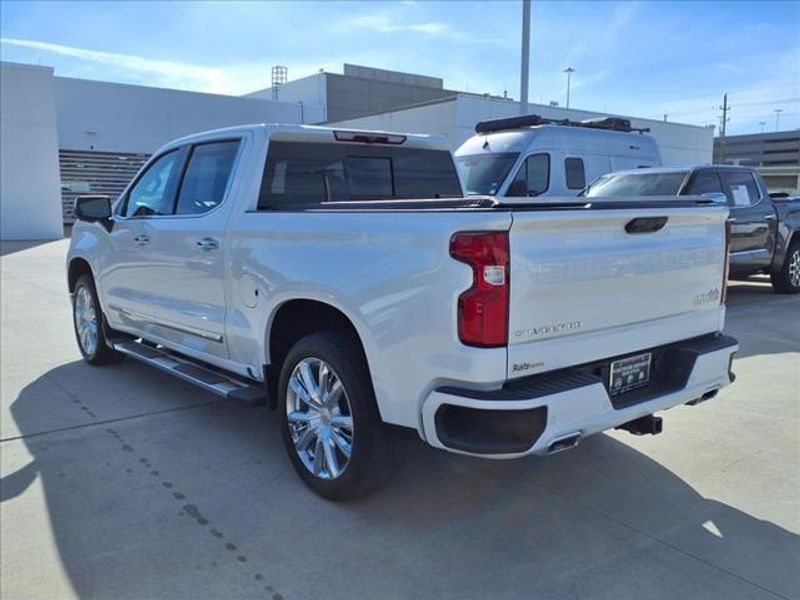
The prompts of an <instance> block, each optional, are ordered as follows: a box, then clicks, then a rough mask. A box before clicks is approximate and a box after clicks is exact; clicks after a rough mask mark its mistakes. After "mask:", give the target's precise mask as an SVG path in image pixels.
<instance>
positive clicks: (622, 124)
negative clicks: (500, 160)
mask: <svg viewBox="0 0 800 600" xmlns="http://www.w3.org/2000/svg"><path fill="white" fill-rule="evenodd" d="M536 125H563V126H565V127H585V128H588V129H605V130H608V131H623V132H626V133H630V132H633V131H638V132H639V133H647V132H648V131H650V128H649V127H644V128H640V127H631V122H630V119H623V118H621V117H595V118H593V119H584V120H583V121H570V120H569V119H547V118H545V117H542V116H540V115H523V116H521V117H508V118H506V119H491V120H489V121H480V122H479V123H478V124H477V125H475V133H492V132H494V131H508V130H510V129H522V128H523V127H534V126H536Z"/></svg>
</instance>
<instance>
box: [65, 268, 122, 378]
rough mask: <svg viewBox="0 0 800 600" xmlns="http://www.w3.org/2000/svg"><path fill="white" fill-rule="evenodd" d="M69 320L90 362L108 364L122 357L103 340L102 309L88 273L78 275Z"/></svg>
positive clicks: (84, 357)
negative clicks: (70, 319) (70, 318)
mask: <svg viewBox="0 0 800 600" xmlns="http://www.w3.org/2000/svg"><path fill="white" fill-rule="evenodd" d="M72 324H73V326H74V328H75V339H76V340H77V341H78V349H79V350H80V351H81V354H82V355H83V359H84V360H85V361H86V362H88V363H89V364H90V365H107V364H111V363H116V362H119V361H121V360H122V359H123V358H124V355H123V354H120V353H119V352H117V351H116V350H112V349H111V348H110V347H109V346H108V344H107V343H106V336H105V330H104V327H103V311H102V310H101V309H100V303H99V302H98V301H97V291H96V290H95V287H94V280H93V279H92V277H91V276H90V275H81V277H80V278H79V279H78V282H77V283H76V284H75V289H73V291H72Z"/></svg>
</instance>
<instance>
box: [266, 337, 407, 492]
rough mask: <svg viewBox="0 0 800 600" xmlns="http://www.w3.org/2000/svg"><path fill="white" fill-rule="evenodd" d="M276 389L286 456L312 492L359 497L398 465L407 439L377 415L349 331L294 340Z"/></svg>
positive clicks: (364, 367) (361, 360)
mask: <svg viewBox="0 0 800 600" xmlns="http://www.w3.org/2000/svg"><path fill="white" fill-rule="evenodd" d="M278 394H279V396H278V397H279V400H280V402H281V408H280V413H281V420H282V429H283V437H284V445H285V447H286V451H287V453H288V454H289V459H290V460H291V461H292V465H293V466H294V468H295V470H296V471H297V474H298V475H299V476H300V478H301V479H302V480H303V481H304V482H305V484H306V485H308V487H310V488H311V489H312V490H314V491H315V492H316V493H317V494H319V495H321V496H324V497H325V498H328V499H331V500H347V499H350V498H355V497H357V496H362V495H365V494H368V493H370V492H372V491H375V490H376V489H378V488H380V487H381V486H382V485H384V484H385V483H386V482H388V480H389V479H390V478H391V476H392V475H393V474H394V473H395V471H396V470H397V468H398V466H399V465H400V462H401V461H402V457H403V454H404V447H405V440H404V438H403V436H402V434H401V433H399V432H398V431H397V430H396V429H394V428H391V427H389V426H387V425H385V424H384V423H383V422H382V421H381V419H380V416H379V414H378V410H377V405H376V403H375V396H374V393H373V390H372V383H371V381H370V377H369V371H368V369H367V365H366V361H365V360H364V356H363V353H362V352H361V349H360V347H359V346H358V344H357V342H356V341H355V340H354V339H353V337H352V336H351V335H349V334H348V333H346V332H340V331H328V332H323V333H315V334H312V335H308V336H306V337H304V338H302V339H300V340H299V341H298V342H297V343H295V345H294V346H292V348H291V350H290V351H289V354H288V355H287V357H286V360H285V361H284V364H283V367H282V369H281V376H280V382H279V384H278Z"/></svg>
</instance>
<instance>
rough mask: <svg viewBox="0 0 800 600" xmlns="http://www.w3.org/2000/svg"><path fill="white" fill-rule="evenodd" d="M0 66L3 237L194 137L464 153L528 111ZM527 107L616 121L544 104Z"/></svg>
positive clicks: (676, 151) (653, 125)
mask: <svg viewBox="0 0 800 600" xmlns="http://www.w3.org/2000/svg"><path fill="white" fill-rule="evenodd" d="M0 71H1V73H2V80H1V81H0V90H1V91H2V103H1V104H0V108H1V109H2V130H1V132H0V133H2V136H1V137H2V140H1V142H2V144H1V150H0V151H1V152H2V155H1V157H2V160H1V161H0V163H2V174H1V175H0V239H55V238H59V237H62V235H63V231H64V229H63V225H64V223H69V222H71V220H72V214H71V207H72V203H73V202H74V199H75V197H76V196H77V195H79V194H82V193H104V194H109V195H111V196H115V195H117V194H119V193H120V191H121V190H122V189H123V188H124V186H125V185H126V183H127V182H128V181H129V180H130V178H131V177H133V175H134V174H135V172H136V171H137V170H138V168H139V166H140V165H141V164H142V163H143V162H144V161H145V160H146V159H147V157H148V156H149V155H150V154H151V153H152V152H153V151H154V150H155V149H156V148H158V147H159V146H160V145H162V144H164V143H165V142H167V141H169V140H172V139H175V138H177V137H180V136H183V135H186V134H189V133H194V132H198V131H203V130H207V129H214V128H218V127H227V126H232V125H241V124H245V123H257V122H277V123H307V124H312V123H313V124H326V125H332V126H337V127H347V128H359V129H382V130H387V131H399V132H409V133H436V134H443V135H445V136H446V137H447V138H448V140H449V142H450V145H451V147H452V148H453V149H455V148H456V147H458V145H460V144H461V142H463V141H464V140H465V139H467V138H468V137H469V136H470V135H472V133H473V131H474V126H475V124H476V123H477V122H478V121H482V120H486V119H492V118H499V117H508V116H515V115H518V114H519V103H517V102H515V101H513V100H510V99H506V98H499V97H489V96H485V95H478V94H470V93H464V92H459V91H456V90H449V89H446V88H445V87H444V85H443V81H442V80H441V79H439V78H436V77H427V76H422V75H413V74H408V73H398V72H394V71H386V70H382V69H373V68H370V67H362V66H357V65H347V64H346V65H344V69H343V73H342V74H337V73H327V72H319V73H316V74H314V75H311V76H308V77H304V78H301V79H297V80H294V81H289V82H287V83H284V84H282V85H280V86H279V87H276V88H274V89H273V88H265V89H263V90H258V91H255V92H252V93H250V94H247V95H245V96H225V95H219V94H205V93H198V92H187V91H180V90H172V89H163V88H155V87H146V86H137V85H125V84H117V83H108V82H100V81H88V80H81V79H71V78H66V77H58V76H55V74H54V71H53V69H52V68H50V67H40V66H33V65H21V64H15V63H7V62H3V63H0ZM529 112H530V113H536V114H539V115H541V116H543V117H547V118H556V119H565V118H569V119H571V120H581V119H586V118H591V117H598V116H607V115H606V114H600V113H593V112H588V111H580V110H573V109H564V108H558V107H550V106H541V105H535V104H531V105H529ZM616 116H625V115H616ZM625 118H628V119H630V120H631V122H632V124H633V126H634V127H649V128H650V129H651V132H652V135H653V137H654V138H655V139H656V141H657V142H658V144H659V146H660V148H661V153H662V158H663V160H664V162H665V164H675V165H676V164H681V165H688V164H698V163H708V162H711V160H712V154H713V129H712V128H704V127H696V126H691V125H684V124H679V123H667V122H663V121H655V120H649V119H639V118H636V117H629V116H625Z"/></svg>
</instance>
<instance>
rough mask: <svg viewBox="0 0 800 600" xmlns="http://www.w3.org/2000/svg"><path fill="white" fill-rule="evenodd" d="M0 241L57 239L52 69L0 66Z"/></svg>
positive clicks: (58, 207) (58, 212)
mask: <svg viewBox="0 0 800 600" xmlns="http://www.w3.org/2000/svg"><path fill="white" fill-rule="evenodd" d="M0 113H1V116H2V122H0V158H1V160H0V239H4V240H14V239H17V240H38V239H48V240H50V239H57V238H60V237H62V236H63V225H62V221H61V203H60V190H59V182H58V138H57V135H56V104H55V91H54V86H53V69H51V68H48V67H36V66H29V65H17V64H13V63H6V62H4V63H0Z"/></svg>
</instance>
